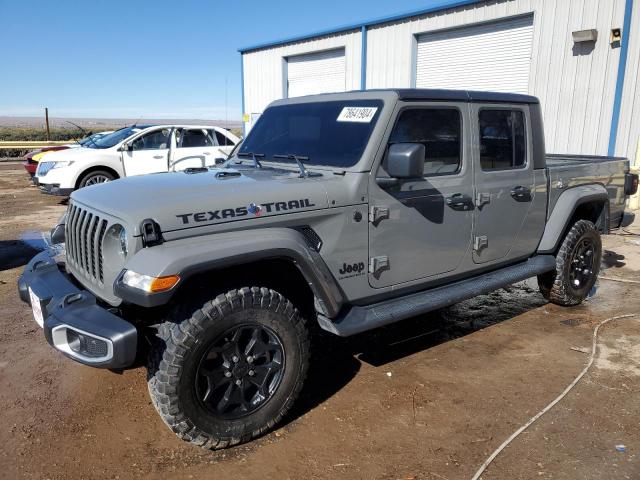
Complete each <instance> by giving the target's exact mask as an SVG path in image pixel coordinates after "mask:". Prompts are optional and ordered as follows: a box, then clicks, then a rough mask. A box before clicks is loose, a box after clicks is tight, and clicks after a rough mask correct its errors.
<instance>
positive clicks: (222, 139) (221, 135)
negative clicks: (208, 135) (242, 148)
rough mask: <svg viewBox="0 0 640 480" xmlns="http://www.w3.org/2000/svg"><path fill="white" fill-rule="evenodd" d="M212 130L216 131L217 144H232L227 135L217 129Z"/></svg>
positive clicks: (223, 145)
mask: <svg viewBox="0 0 640 480" xmlns="http://www.w3.org/2000/svg"><path fill="white" fill-rule="evenodd" d="M214 132H215V133H216V138H217V139H218V145H220V146H222V147H225V146H229V145H234V143H233V140H231V139H230V138H229V137H227V136H226V135H225V134H224V133H221V132H218V131H217V130H214Z"/></svg>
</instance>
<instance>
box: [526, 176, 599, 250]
mask: <svg viewBox="0 0 640 480" xmlns="http://www.w3.org/2000/svg"><path fill="white" fill-rule="evenodd" d="M578 220H589V221H591V222H593V223H594V225H596V227H597V228H598V230H599V231H600V232H602V233H605V234H606V233H608V232H609V195H608V193H607V190H606V188H605V187H604V186H603V185H601V184H593V185H581V186H578V187H573V188H570V189H568V190H566V191H565V192H563V193H562V194H561V195H560V197H558V200H557V201H556V204H555V206H554V207H553V211H552V212H551V214H550V215H549V218H548V219H547V224H546V226H545V229H544V233H543V235H542V239H541V240H540V244H539V245H538V253H555V252H556V251H557V250H558V248H559V247H560V244H561V242H562V239H563V238H564V237H565V235H566V234H567V232H568V231H569V229H570V228H571V226H572V225H573V224H574V223H575V222H577V221H578Z"/></svg>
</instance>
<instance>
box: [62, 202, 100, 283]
mask: <svg viewBox="0 0 640 480" xmlns="http://www.w3.org/2000/svg"><path fill="white" fill-rule="evenodd" d="M108 223H109V222H108V221H107V220H106V219H104V218H100V217H99V216H98V215H96V214H95V213H92V212H89V211H87V210H85V209H83V208H81V207H79V206H77V205H74V204H71V205H70V206H69V211H68V214H67V221H66V224H65V243H66V251H67V262H68V263H69V264H70V266H72V267H74V270H76V271H79V272H81V273H82V274H84V276H85V277H87V278H88V279H89V280H91V281H92V282H94V283H97V284H99V285H103V283H104V276H103V271H102V239H103V238H104V234H105V232H106V231H107V225H108Z"/></svg>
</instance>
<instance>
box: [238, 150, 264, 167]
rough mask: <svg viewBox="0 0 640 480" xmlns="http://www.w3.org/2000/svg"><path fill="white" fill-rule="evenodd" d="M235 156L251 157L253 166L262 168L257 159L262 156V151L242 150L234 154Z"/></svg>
mask: <svg viewBox="0 0 640 480" xmlns="http://www.w3.org/2000/svg"><path fill="white" fill-rule="evenodd" d="M236 157H251V158H253V166H254V167H255V168H262V164H261V163H260V162H259V161H258V157H261V158H262V157H264V153H253V152H242V153H238V154H236Z"/></svg>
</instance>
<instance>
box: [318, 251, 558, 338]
mask: <svg viewBox="0 0 640 480" xmlns="http://www.w3.org/2000/svg"><path fill="white" fill-rule="evenodd" d="M555 265H556V259H555V257H554V256H552V255H539V256H537V257H533V258H530V259H529V260H527V261H525V262H522V263H519V264H517V265H513V266H510V267H505V268H501V269H500V270H496V271H494V272H490V273H485V274H483V275H479V276H477V277H473V278H470V279H467V280H461V281H459V282H455V283H451V284H449V285H444V286H442V287H437V288H432V289H430V290H425V291H423V292H418V293H413V294H411V295H404V296H401V297H399V298H394V299H391V300H385V301H382V302H379V303H374V304H372V305H367V306H364V307H360V306H352V307H351V308H350V309H349V310H348V311H346V312H345V313H343V314H341V315H339V316H338V317H337V318H335V319H333V320H332V319H329V318H327V317H325V316H323V315H318V321H319V323H320V327H322V328H323V329H324V330H327V331H329V332H331V333H335V334H336V335H339V336H341V337H348V336H350V335H355V334H356V333H361V332H365V331H367V330H371V329H373V328H377V327H382V326H384V325H388V324H390V323H394V322H397V321H399V320H404V319H406V318H410V317H414V316H416V315H420V314H422V313H427V312H430V311H433V310H437V309H439V308H443V307H447V306H449V305H453V304H454V303H458V302H461V301H462V300H467V299H469V298H472V297H475V296H477V295H482V294H484V293H489V292H492V291H494V290H497V289H499V288H502V287H506V286H508V285H511V284H513V283H516V282H520V281H522V280H526V279H527V278H531V277H534V276H536V275H539V274H541V273H545V272H549V271H551V270H553V269H554V268H555Z"/></svg>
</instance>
